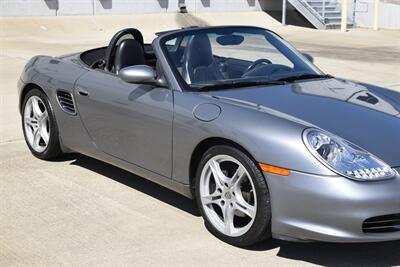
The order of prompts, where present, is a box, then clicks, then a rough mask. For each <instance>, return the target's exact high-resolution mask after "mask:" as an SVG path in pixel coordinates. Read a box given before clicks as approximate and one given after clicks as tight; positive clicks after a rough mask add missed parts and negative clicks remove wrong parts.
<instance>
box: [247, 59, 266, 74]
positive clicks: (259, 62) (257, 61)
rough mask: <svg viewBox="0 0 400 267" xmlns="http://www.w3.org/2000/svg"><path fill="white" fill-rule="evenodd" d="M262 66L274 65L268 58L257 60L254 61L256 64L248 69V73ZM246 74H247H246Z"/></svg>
mask: <svg viewBox="0 0 400 267" xmlns="http://www.w3.org/2000/svg"><path fill="white" fill-rule="evenodd" d="M260 64H272V61H271V60H269V59H266V58H260V59H257V60H256V61H254V62H253V63H252V64H251V65H250V66H249V67H248V68H247V70H246V72H249V71H251V70H253V69H255V68H256V67H257V66H258V65H260ZM246 72H245V73H246Z"/></svg>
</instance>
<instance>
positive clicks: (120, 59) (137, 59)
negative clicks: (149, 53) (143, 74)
mask: <svg viewBox="0 0 400 267" xmlns="http://www.w3.org/2000/svg"><path fill="white" fill-rule="evenodd" d="M144 64H145V58H144V51H143V47H142V45H141V44H140V43H139V42H138V41H136V40H134V39H126V40H123V41H122V42H121V43H120V44H119V45H118V47H117V49H116V51H115V57H114V69H113V71H114V72H115V73H116V74H118V72H119V70H120V69H123V68H125V67H129V66H135V65H144Z"/></svg>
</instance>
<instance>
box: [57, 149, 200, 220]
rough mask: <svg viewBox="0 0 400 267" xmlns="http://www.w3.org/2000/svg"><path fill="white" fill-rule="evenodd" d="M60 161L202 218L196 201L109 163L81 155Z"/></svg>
mask: <svg viewBox="0 0 400 267" xmlns="http://www.w3.org/2000/svg"><path fill="white" fill-rule="evenodd" d="M59 160H60V161H61V160H65V161H67V160H72V162H71V163H70V164H71V165H76V166H80V167H82V168H85V169H88V170H91V171H93V172H95V173H98V174H101V175H103V176H105V177H107V178H110V179H112V180H114V181H116V182H118V183H121V184H123V185H126V186H129V187H130V188H132V189H135V190H137V191H140V192H142V193H145V194H146V195H148V196H150V197H152V198H155V199H158V200H160V201H162V202H164V203H167V204H169V205H171V206H174V207H176V208H178V209H180V210H183V211H185V212H187V213H190V214H191V215H193V216H196V217H199V216H200V212H199V210H198V208H197V205H196V202H195V201H194V200H192V199H188V198H186V197H184V196H182V195H180V194H178V193H176V192H174V191H172V190H169V189H167V188H165V187H163V186H161V185H158V184H156V183H153V182H151V181H149V180H146V179H145V178H142V177H140V176H137V175H135V174H133V173H130V172H128V171H125V170H123V169H120V168H118V167H115V166H113V165H110V164H108V163H105V162H102V161H99V160H96V159H94V158H90V157H87V156H84V155H80V154H69V155H66V156H65V157H63V158H61V159H59Z"/></svg>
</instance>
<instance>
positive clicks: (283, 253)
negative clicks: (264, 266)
mask: <svg viewBox="0 0 400 267" xmlns="http://www.w3.org/2000/svg"><path fill="white" fill-rule="evenodd" d="M70 160H71V163H70V164H72V165H76V166H80V167H82V168H85V169H88V170H91V171H93V172H95V173H98V174H100V175H103V176H105V177H107V178H109V179H112V180H114V181H116V182H119V183H121V184H124V185H126V186H129V187H131V188H132V189H135V190H138V191H140V192H142V193H145V194H146V195H148V196H150V197H153V198H155V199H158V200H160V201H163V202H164V203H167V204H169V205H171V206H173V207H176V208H178V209H180V210H182V211H185V212H187V213H189V214H191V215H193V216H196V217H199V216H200V212H199V210H198V208H197V206H196V203H195V201H194V200H191V199H188V198H186V197H184V196H181V195H180V194H178V193H176V192H173V191H171V190H169V189H167V188H165V187H163V186H160V185H158V184H156V183H153V182H151V181H148V180H146V179H144V178H141V177H139V176H137V175H134V174H132V173H130V172H127V171H124V170H122V169H120V168H118V167H115V166H112V165H110V164H107V163H105V162H102V161H99V160H96V159H93V158H90V157H87V156H84V155H80V154H68V155H66V156H64V157H62V158H60V159H58V161H70ZM276 248H278V253H277V256H278V257H282V258H286V259H292V260H298V261H304V262H308V263H313V264H319V265H325V266H332V265H346V266H395V265H400V241H392V242H379V243H353V244H342V243H323V242H310V243H296V242H286V241H279V240H275V239H268V240H266V241H264V242H261V243H259V244H257V245H254V246H251V247H247V248H244V249H246V250H249V251H268V250H272V249H276Z"/></svg>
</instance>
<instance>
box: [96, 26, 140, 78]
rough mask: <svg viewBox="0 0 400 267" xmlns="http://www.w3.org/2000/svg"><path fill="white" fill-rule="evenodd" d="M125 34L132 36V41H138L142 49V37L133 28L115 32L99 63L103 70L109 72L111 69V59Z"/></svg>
mask: <svg viewBox="0 0 400 267" xmlns="http://www.w3.org/2000/svg"><path fill="white" fill-rule="evenodd" d="M127 34H130V35H132V37H133V39H135V40H136V41H138V42H139V43H140V44H141V45H142V47H143V49H144V42H143V35H142V33H141V32H140V31H139V30H137V29H134V28H128V29H123V30H121V31H119V32H117V33H116V34H115V35H114V37H113V38H112V39H111V41H110V44H109V45H108V47H107V50H106V54H105V57H104V59H103V62H102V63H101V66H102V67H103V68H104V70H106V71H111V68H112V66H113V64H114V62H113V60H112V57H113V56H114V54H115V50H116V49H117V44H118V41H119V40H120V39H121V38H122V37H123V36H125V35H127Z"/></svg>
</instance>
